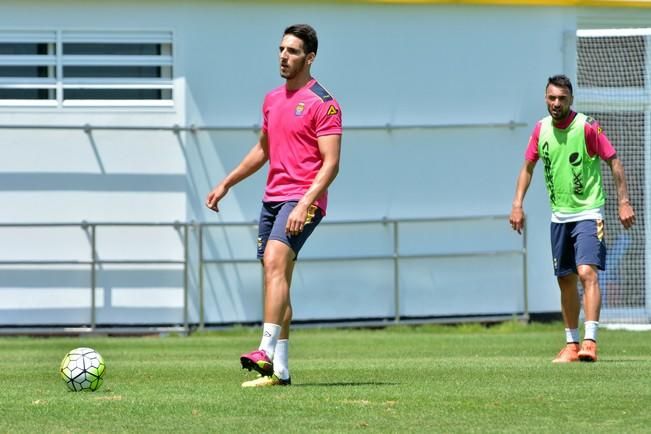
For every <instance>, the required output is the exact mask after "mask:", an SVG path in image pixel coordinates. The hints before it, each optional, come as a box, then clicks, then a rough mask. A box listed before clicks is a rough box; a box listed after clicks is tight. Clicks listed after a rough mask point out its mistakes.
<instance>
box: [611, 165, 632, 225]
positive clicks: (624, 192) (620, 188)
mask: <svg viewBox="0 0 651 434" xmlns="http://www.w3.org/2000/svg"><path fill="white" fill-rule="evenodd" d="M607 163H608V166H609V167H610V171H611V172H612V174H613V179H614V181H615V187H616V188H617V200H618V202H619V221H620V222H621V223H622V225H623V226H624V228H626V229H628V228H630V227H631V226H633V223H635V212H634V211H633V207H632V206H631V202H630V199H629V197H628V187H627V186H626V175H625V174H624V165H623V164H622V161H621V160H620V159H619V158H617V156H616V155H615V156H614V157H613V158H611V159H609V160H608V161H607Z"/></svg>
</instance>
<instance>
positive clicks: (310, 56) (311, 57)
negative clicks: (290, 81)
mask: <svg viewBox="0 0 651 434" xmlns="http://www.w3.org/2000/svg"><path fill="white" fill-rule="evenodd" d="M315 57H316V54H315V53H307V56H305V58H306V60H307V64H308V65H311V64H312V62H314V58H315Z"/></svg>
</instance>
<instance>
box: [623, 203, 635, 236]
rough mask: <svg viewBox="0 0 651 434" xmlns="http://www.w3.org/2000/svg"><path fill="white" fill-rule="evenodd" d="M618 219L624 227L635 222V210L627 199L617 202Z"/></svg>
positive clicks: (628, 226)
mask: <svg viewBox="0 0 651 434" xmlns="http://www.w3.org/2000/svg"><path fill="white" fill-rule="evenodd" d="M619 221H620V222H621V223H622V226H624V228H625V229H628V228H630V227H631V226H633V224H634V223H635V211H633V207H632V206H631V204H630V203H629V201H628V200H626V201H624V202H620V203H619Z"/></svg>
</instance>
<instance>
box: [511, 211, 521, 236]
mask: <svg viewBox="0 0 651 434" xmlns="http://www.w3.org/2000/svg"><path fill="white" fill-rule="evenodd" d="M509 223H511V227H512V228H513V230H514V231H518V233H519V234H521V233H522V228H524V210H523V209H522V207H521V206H515V205H514V206H513V208H511V215H510V216H509Z"/></svg>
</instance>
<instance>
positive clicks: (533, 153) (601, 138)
mask: <svg viewBox="0 0 651 434" xmlns="http://www.w3.org/2000/svg"><path fill="white" fill-rule="evenodd" d="M575 117H576V112H570V115H569V116H568V117H567V119H566V120H565V121H563V122H562V123H561V124H559V125H556V126H555V128H559V129H561V130H564V129H565V128H567V127H569V126H570V124H571V123H572V121H573V120H574V118H575ZM589 119H592V118H589ZM540 126H541V123H540V121H538V122H536V126H535V127H534V128H533V132H532V133H531V137H530V138H529V144H528V145H527V150H526V151H525V153H524V158H525V159H526V160H527V161H531V162H536V161H538V158H539V155H538V139H539V138H540ZM584 130H585V147H586V148H587V149H588V155H590V156H594V155H599V157H600V158H601V159H602V160H604V161H607V160H610V159H611V158H613V157H614V156H615V154H616V152H615V148H613V145H612V144H611V143H610V140H608V137H606V135H605V134H604V133H603V132H602V130H601V127H600V126H599V122H597V121H596V120H594V119H592V120H591V121H589V122H586V123H585V128H584Z"/></svg>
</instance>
